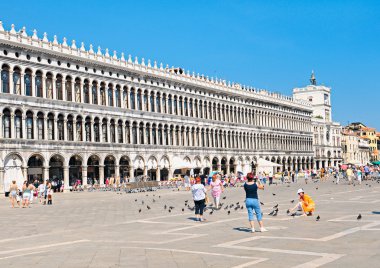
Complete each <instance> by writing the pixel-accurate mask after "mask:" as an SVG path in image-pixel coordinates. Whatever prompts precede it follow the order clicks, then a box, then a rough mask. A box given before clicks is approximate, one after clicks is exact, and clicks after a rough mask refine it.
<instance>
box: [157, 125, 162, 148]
mask: <svg viewBox="0 0 380 268" xmlns="http://www.w3.org/2000/svg"><path fill="white" fill-rule="evenodd" d="M158 144H159V145H162V125H158Z"/></svg>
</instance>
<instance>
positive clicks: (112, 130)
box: [110, 119, 116, 143]
mask: <svg viewBox="0 0 380 268" xmlns="http://www.w3.org/2000/svg"><path fill="white" fill-rule="evenodd" d="M110 136H111V142H112V143H115V142H116V133H115V120H113V119H112V120H111V125H110Z"/></svg>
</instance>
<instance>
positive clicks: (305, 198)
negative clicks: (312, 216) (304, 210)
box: [301, 194, 315, 206]
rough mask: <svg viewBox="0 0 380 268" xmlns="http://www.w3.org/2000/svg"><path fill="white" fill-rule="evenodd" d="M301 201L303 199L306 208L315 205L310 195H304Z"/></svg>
mask: <svg viewBox="0 0 380 268" xmlns="http://www.w3.org/2000/svg"><path fill="white" fill-rule="evenodd" d="M301 199H302V203H303V204H304V205H305V206H309V205H315V204H314V201H313V199H311V197H310V196H309V195H307V194H304V195H303V197H302V198H301Z"/></svg>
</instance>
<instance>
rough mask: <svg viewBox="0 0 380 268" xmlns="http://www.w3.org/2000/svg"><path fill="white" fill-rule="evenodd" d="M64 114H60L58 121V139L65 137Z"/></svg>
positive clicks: (61, 139)
mask: <svg viewBox="0 0 380 268" xmlns="http://www.w3.org/2000/svg"><path fill="white" fill-rule="evenodd" d="M63 120H64V119H63V115H61V114H60V115H58V122H57V128H58V140H60V141H63V139H64V131H65V128H64V124H63Z"/></svg>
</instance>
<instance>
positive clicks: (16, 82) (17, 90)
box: [13, 67, 21, 95]
mask: <svg viewBox="0 0 380 268" xmlns="http://www.w3.org/2000/svg"><path fill="white" fill-rule="evenodd" d="M13 94H17V95H21V71H20V68H18V67H16V68H14V70H13Z"/></svg>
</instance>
